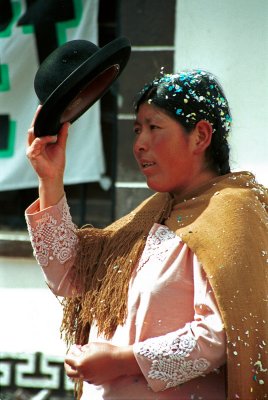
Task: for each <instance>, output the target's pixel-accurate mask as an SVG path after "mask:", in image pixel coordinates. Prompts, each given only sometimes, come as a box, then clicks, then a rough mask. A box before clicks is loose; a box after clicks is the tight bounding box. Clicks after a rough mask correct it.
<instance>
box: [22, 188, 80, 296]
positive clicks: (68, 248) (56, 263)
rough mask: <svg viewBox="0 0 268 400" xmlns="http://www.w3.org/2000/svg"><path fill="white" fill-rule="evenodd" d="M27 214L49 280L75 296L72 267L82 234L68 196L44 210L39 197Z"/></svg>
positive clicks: (53, 287) (54, 288)
mask: <svg viewBox="0 0 268 400" xmlns="http://www.w3.org/2000/svg"><path fill="white" fill-rule="evenodd" d="M25 217H26V222H27V226H28V231H29V235H30V240H31V243H32V247H33V253H34V256H35V258H36V260H37V262H38V264H39V265H40V266H41V268H42V270H43V273H44V276H45V280H46V283H47V284H48V286H49V287H50V289H51V290H52V292H53V293H54V294H55V295H58V296H64V297H69V296H72V295H73V294H74V288H73V287H72V284H71V270H72V266H73V264H74V259H75V256H76V248H77V244H78V238H77V235H76V226H75V225H74V224H73V222H72V219H71V216H70V213H69V207H68V204H67V202H66V198H65V196H63V198H62V199H61V200H60V201H59V202H58V203H57V204H56V205H54V206H51V207H48V208H46V209H44V210H40V201H39V200H37V201H35V202H34V203H33V204H32V205H31V206H30V207H28V209H27V210H26V212H25Z"/></svg>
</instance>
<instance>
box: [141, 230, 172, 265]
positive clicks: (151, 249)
mask: <svg viewBox="0 0 268 400" xmlns="http://www.w3.org/2000/svg"><path fill="white" fill-rule="evenodd" d="M174 238H178V236H176V234H175V233H174V232H172V231H171V230H170V229H169V228H168V227H167V226H159V228H158V229H157V230H156V231H155V232H150V233H149V235H148V238H147V241H146V248H145V249H144V252H143V254H142V256H141V259H140V261H139V266H138V270H140V269H141V268H142V267H143V266H144V265H145V264H146V263H147V262H148V261H149V259H151V258H152V257H154V258H156V259H157V260H158V261H159V262H163V261H164V260H165V259H166V257H167V253H168V252H169V251H170V245H169V244H167V246H165V245H164V243H165V242H166V241H167V240H170V239H174Z"/></svg>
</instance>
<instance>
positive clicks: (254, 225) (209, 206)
mask: <svg viewBox="0 0 268 400" xmlns="http://www.w3.org/2000/svg"><path fill="white" fill-rule="evenodd" d="M154 222H160V223H165V224H166V225H167V226H168V227H169V228H170V229H172V230H173V231H174V232H176V234H177V235H179V236H180V237H181V238H182V240H183V241H184V242H185V243H186V244H187V245H188V246H189V248H190V249H191V250H192V251H193V252H194V253H195V254H196V255H197V257H198V259H199V261H200V262H201V263H202V265H203V268H204V270H205V272H206V274H207V276H208V279H209V281H210V284H211V286H212V288H213V291H214V293H215V296H216V300H217V303H218V306H219V309H220V312H221V315H222V318H223V323H224V327H225V330H226V335H227V373H228V377H227V387H228V399H229V400H233V399H243V400H250V399H252V400H253V399H256V400H261V399H265V398H266V397H267V398H268V192H267V190H266V189H265V188H264V187H263V186H261V185H258V184H256V182H255V180H254V177H253V175H251V174H250V173H247V172H242V173H231V174H228V175H225V176H221V177H218V178H216V179H214V180H212V181H210V182H209V183H207V184H205V185H203V186H202V187H199V188H198V190H196V192H193V193H191V194H189V196H188V197H187V198H186V199H185V200H184V201H183V202H181V203H180V204H176V205H173V204H172V200H171V197H170V196H169V195H167V194H159V193H158V194H156V195H153V196H152V197H150V198H149V199H148V200H145V201H144V202H143V203H142V204H141V205H140V206H139V207H138V208H137V209H136V210H134V211H133V212H132V213H130V214H128V215H127V216H126V217H123V218H121V219H120V220H119V221H117V222H115V223H114V224H112V225H110V226H109V227H107V228H105V229H104V230H97V229H94V228H87V229H82V230H80V231H79V237H80V249H79V252H78V256H77V260H76V264H75V274H74V279H75V282H76V285H79V287H80V289H81V290H82V292H83V294H82V296H81V297H79V298H77V297H76V298H73V299H69V300H66V301H65V315H64V320H63V331H65V334H66V339H67V341H69V342H72V341H75V342H76V343H86V342H87V340H88V333H89V327H90V323H91V322H92V321H93V320H96V321H97V323H98V328H99V331H100V332H102V333H104V334H105V335H106V336H107V337H108V338H109V337H111V336H112V335H113V333H114V330H115V329H116V326H117V325H118V324H123V323H124V320H125V317H126V303H127V291H128V282H129V279H130V276H131V273H132V271H133V266H134V265H135V264H136V262H137V260H138V259H139V257H140V255H141V252H142V250H143V248H144V245H145V241H146V238H147V235H148V232H149V231H150V229H151V227H152V225H153V223H154Z"/></svg>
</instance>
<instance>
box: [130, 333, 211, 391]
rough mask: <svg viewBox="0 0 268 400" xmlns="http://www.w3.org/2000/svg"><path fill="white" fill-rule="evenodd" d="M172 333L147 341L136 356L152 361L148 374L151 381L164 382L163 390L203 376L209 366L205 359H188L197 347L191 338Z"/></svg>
mask: <svg viewBox="0 0 268 400" xmlns="http://www.w3.org/2000/svg"><path fill="white" fill-rule="evenodd" d="M173 335H174V333H172V334H168V335H165V338H161V340H160V341H159V338H155V339H149V340H148V341H146V342H144V345H142V346H141V348H140V349H139V350H138V354H140V355H142V356H144V357H146V358H148V359H150V360H152V365H151V368H150V371H149V374H148V377H149V378H151V379H158V380H161V381H164V382H165V383H166V386H165V388H164V389H163V390H166V389H168V388H171V387H174V386H178V385H181V384H182V383H185V382H187V381H189V380H191V379H193V378H196V377H198V376H200V375H203V374H204V372H205V371H206V370H207V369H208V367H209V366H210V362H209V361H208V360H207V359H205V358H199V359H188V360H187V358H188V357H189V356H190V354H191V352H192V351H193V350H194V349H195V348H196V347H197V346H196V344H197V342H196V340H195V338H194V337H193V336H190V335H183V336H176V338H175V339H172V337H170V336H173Z"/></svg>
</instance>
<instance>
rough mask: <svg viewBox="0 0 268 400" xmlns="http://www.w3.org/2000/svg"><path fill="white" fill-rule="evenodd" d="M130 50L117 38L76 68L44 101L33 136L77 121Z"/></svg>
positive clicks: (105, 87) (107, 85)
mask: <svg viewBox="0 0 268 400" xmlns="http://www.w3.org/2000/svg"><path fill="white" fill-rule="evenodd" d="M130 51H131V47H130V43H129V40H128V39H127V38H125V37H120V38H117V39H115V40H114V41H112V42H110V43H108V44H107V45H106V46H104V47H102V48H100V50H98V51H97V52H96V53H94V54H93V55H92V56H91V57H89V58H88V59H87V60H86V61H84V62H83V63H82V64H81V65H80V66H79V67H78V68H77V69H75V70H74V71H73V72H72V73H71V74H70V75H69V76H68V77H67V78H66V79H65V80H64V81H63V82H62V83H61V84H60V85H59V86H58V87H57V88H56V89H55V90H54V91H53V92H52V93H51V95H50V96H49V97H48V98H47V99H46V101H45V102H44V103H43V105H42V107H41V109H40V111H39V113H38V115H37V117H36V120H35V123H34V133H35V136H39V137H40V136H45V135H57V133H58V132H59V130H60V127H61V125H62V124H63V123H64V122H70V123H73V122H74V121H75V120H77V119H78V118H79V117H80V116H81V115H82V114H83V113H84V112H85V111H87V110H88V109H89V108H90V107H91V106H92V105H93V104H94V103H95V102H96V101H97V100H99V99H100V98H101V97H102V96H103V95H104V94H105V93H106V92H107V91H108V90H109V88H110V86H111V85H112V84H113V83H114V81H115V80H116V79H117V78H118V77H119V75H120V74H121V72H122V71H123V69H124V68H125V66H126V64H127V62H128V59H129V56H130Z"/></svg>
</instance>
